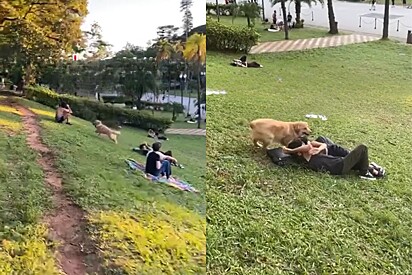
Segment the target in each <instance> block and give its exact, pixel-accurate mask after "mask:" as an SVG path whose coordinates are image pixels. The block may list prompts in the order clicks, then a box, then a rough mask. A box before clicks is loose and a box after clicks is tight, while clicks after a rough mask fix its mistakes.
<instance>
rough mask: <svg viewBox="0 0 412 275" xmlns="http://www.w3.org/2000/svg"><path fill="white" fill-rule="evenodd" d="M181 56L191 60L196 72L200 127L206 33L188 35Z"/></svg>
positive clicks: (198, 122) (198, 125)
mask: <svg viewBox="0 0 412 275" xmlns="http://www.w3.org/2000/svg"><path fill="white" fill-rule="evenodd" d="M183 56H184V57H185V59H186V60H187V61H188V62H191V63H192V64H193V65H194V67H195V71H196V74H197V84H198V85H197V89H198V90H197V98H198V114H199V116H198V121H197V127H198V128H200V123H201V119H202V118H201V107H200V100H201V82H200V81H201V79H200V78H201V71H202V67H203V66H204V64H205V62H206V35H203V34H197V33H195V34H193V35H191V36H190V37H189V39H188V40H187V42H186V48H185V50H184V52H183Z"/></svg>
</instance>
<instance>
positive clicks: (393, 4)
mask: <svg viewBox="0 0 412 275" xmlns="http://www.w3.org/2000/svg"><path fill="white" fill-rule="evenodd" d="M394 7H395V0H392V8H394Z"/></svg>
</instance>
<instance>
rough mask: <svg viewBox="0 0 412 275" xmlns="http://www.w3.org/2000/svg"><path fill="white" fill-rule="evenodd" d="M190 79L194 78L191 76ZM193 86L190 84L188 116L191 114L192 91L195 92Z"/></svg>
mask: <svg viewBox="0 0 412 275" xmlns="http://www.w3.org/2000/svg"><path fill="white" fill-rule="evenodd" d="M190 80H192V78H190ZM192 87H193V86H192V85H191V86H190V93H189V102H188V103H187V114H186V115H187V116H189V114H190V99H191V96H192V92H193V88H192Z"/></svg>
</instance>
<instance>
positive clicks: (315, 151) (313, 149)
mask: <svg viewBox="0 0 412 275" xmlns="http://www.w3.org/2000/svg"><path fill="white" fill-rule="evenodd" d="M320 152H322V150H321V149H320V148H312V149H310V150H309V154H310V155H312V156H313V155H317V154H319V153H320Z"/></svg>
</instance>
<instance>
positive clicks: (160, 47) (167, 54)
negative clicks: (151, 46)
mask: <svg viewBox="0 0 412 275" xmlns="http://www.w3.org/2000/svg"><path fill="white" fill-rule="evenodd" d="M156 48H157V53H156V64H157V67H158V68H162V69H163V75H166V76H167V92H168V93H169V94H170V84H171V81H172V79H171V72H170V58H171V57H172V54H173V50H174V49H173V46H172V44H170V42H169V41H168V40H167V39H163V40H159V41H158V42H157V43H156Z"/></svg>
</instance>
